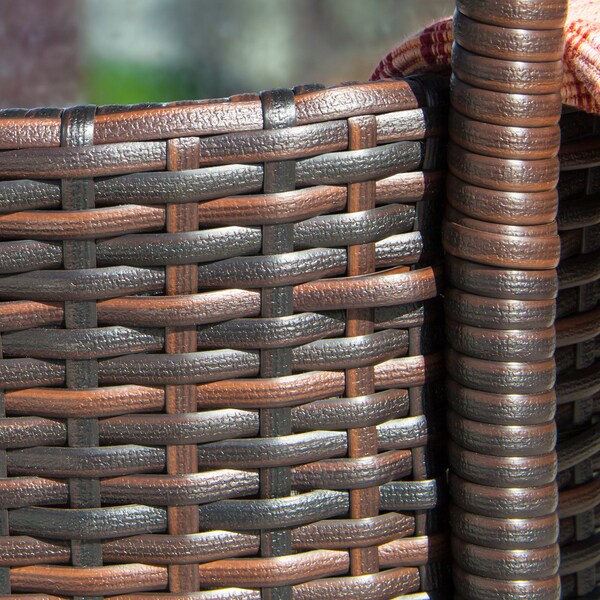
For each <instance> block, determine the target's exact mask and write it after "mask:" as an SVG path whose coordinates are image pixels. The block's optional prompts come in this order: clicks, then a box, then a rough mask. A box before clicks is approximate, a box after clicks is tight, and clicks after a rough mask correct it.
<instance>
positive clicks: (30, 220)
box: [0, 79, 448, 600]
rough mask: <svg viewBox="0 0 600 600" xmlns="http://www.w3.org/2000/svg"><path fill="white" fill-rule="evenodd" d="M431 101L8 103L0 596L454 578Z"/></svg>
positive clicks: (416, 84)
mask: <svg viewBox="0 0 600 600" xmlns="http://www.w3.org/2000/svg"><path fill="white" fill-rule="evenodd" d="M444 96H445V94H444V85H443V84H440V82H439V80H437V79H425V80H418V79H413V80H410V81H397V82H386V83H376V84H351V85H346V86H342V87H337V88H332V89H321V88H319V87H304V88H299V89H296V90H293V91H292V90H277V91H273V92H265V93H262V94H261V95H260V96H258V95H244V96H239V97H235V98H231V99H229V100H219V101H208V102H190V103H177V104H171V105H145V106H137V107H102V108H96V107H90V106H84V107H75V108H71V109H66V110H64V111H60V110H55V109H43V110H33V111H20V110H6V111H2V112H0V148H1V149H2V152H0V240H1V241H0V342H1V345H0V351H1V354H0V388H1V391H0V399H1V400H2V402H1V403H0V407H1V411H2V418H1V419H0V445H1V449H0V595H5V596H9V595H10V596H11V597H12V596H16V597H18V596H23V597H26V596H27V597H30V598H33V597H36V598H40V597H44V598H52V597H61V598H62V597H66V598H68V597H75V598H83V597H85V598H101V597H104V596H106V597H113V598H125V597H127V598H138V599H143V598H145V599H150V598H154V599H160V598H163V597H164V598H181V599H183V598H198V599H203V600H208V599H226V598H229V599H233V598H235V599H239V600H241V599H244V600H250V599H252V600H257V599H259V598H263V599H272V600H285V599H291V598H294V599H296V600H298V599H306V600H319V599H328V600H329V599H331V600H334V599H336V600H337V599H341V598H361V599H368V598H372V599H373V600H385V599H391V598H395V597H397V596H401V595H405V594H415V596H414V598H427V597H428V594H427V591H428V590H435V589H439V588H444V589H447V587H446V585H447V584H446V583H445V578H444V568H443V565H444V564H446V563H447V555H448V538H447V535H446V534H445V526H446V524H445V519H443V518H440V515H439V511H440V506H441V505H442V504H443V503H442V495H443V494H442V492H443V489H442V488H443V486H440V485H439V484H440V482H441V479H440V478H442V476H443V472H444V451H443V449H444V444H445V441H444V437H443V436H441V435H440V428H439V427H438V426H437V423H438V422H439V421H440V420H443V418H444V410H443V408H442V398H441V394H440V389H439V381H440V379H441V378H442V377H443V366H442V356H441V352H440V350H441V344H442V339H441V338H442V336H441V327H440V324H439V317H440V313H441V310H440V305H439V302H438V300H439V299H438V298H437V296H438V291H439V271H438V267H437V266H436V265H437V263H439V260H440V249H439V235H438V234H437V233H436V232H437V230H438V229H437V223H438V218H439V215H440V207H441V204H442V194H443V185H442V184H443V173H442V172H440V171H439V169H440V168H442V167H443V158H444V153H443V151H442V150H441V148H440V145H439V143H438V136H440V135H443V133H444V130H445V123H444V118H443V117H444V116H445V115H446V113H447V108H446V107H445V106H444V104H445V99H444ZM423 232H426V233H423ZM440 450H441V452H440Z"/></svg>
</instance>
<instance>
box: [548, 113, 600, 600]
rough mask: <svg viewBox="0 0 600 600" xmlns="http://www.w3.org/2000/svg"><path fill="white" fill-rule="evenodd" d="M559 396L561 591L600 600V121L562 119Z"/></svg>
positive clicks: (588, 117)
mask: <svg viewBox="0 0 600 600" xmlns="http://www.w3.org/2000/svg"><path fill="white" fill-rule="evenodd" d="M561 130H562V146H561V174H560V182H559V186H558V190H559V200H560V201H559V209H558V228H559V231H560V237H561V246H562V256H561V262H560V265H559V268H558V279H559V294H558V305H557V321H556V338H557V339H556V342H557V351H556V366H557V373H558V376H557V382H556V397H557V402H558V410H557V416H556V421H557V425H558V436H559V443H558V486H559V490H560V496H559V497H560V503H559V508H558V515H559V517H560V534H559V538H560V544H561V565H560V574H561V576H562V593H563V597H564V598H579V597H584V598H598V597H600V587H599V586H598V583H597V578H598V576H599V575H600V571H599V570H598V568H599V567H600V535H599V534H598V533H597V518H598V509H599V508H600V479H599V476H600V464H599V463H598V459H599V458H600V429H599V424H598V413H600V406H598V390H599V383H600V367H599V365H598V362H597V360H596V355H597V346H598V341H600V337H599V334H600V313H599V309H598V298H599V297H600V289H599V287H598V278H599V276H600V264H599V258H600V237H599V235H598V234H599V233H600V227H599V223H600V209H599V203H598V197H599V195H600V118H599V117H594V116H592V115H589V114H585V113H581V112H576V111H572V110H569V111H568V112H565V114H563V117H562V119H561Z"/></svg>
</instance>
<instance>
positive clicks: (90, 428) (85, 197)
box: [61, 106, 102, 600]
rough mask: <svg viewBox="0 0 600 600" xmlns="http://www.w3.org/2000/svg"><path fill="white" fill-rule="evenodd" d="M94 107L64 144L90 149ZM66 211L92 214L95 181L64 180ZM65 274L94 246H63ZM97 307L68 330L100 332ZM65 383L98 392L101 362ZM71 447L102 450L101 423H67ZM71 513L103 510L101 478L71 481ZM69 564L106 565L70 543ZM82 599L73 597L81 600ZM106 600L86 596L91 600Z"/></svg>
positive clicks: (70, 307) (75, 316)
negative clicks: (97, 329) (88, 147)
mask: <svg viewBox="0 0 600 600" xmlns="http://www.w3.org/2000/svg"><path fill="white" fill-rule="evenodd" d="M95 112H96V108H95V107H94V106H80V107H74V108H71V109H66V110H65V111H64V113H63V122H62V130H61V144H62V145H63V146H67V147H74V146H75V147H81V146H91V145H92V144H93V139H94V114H95ZM61 195H62V208H63V210H85V209H91V208H94V205H95V202H94V181H93V179H91V178H86V179H63V180H62V181H61ZM63 262H64V268H65V269H69V270H70V269H93V268H94V267H96V243H95V240H65V241H63ZM97 325H98V323H97V316H96V302H95V301H93V300H90V301H82V302H79V301H70V300H68V301H66V302H65V327H66V328H67V329H88V328H95V327H97ZM66 383H67V387H68V388H70V389H86V388H96V387H98V361H97V360H95V359H89V360H79V359H77V360H75V359H70V360H67V361H66ZM67 424H68V426H67V434H68V440H69V446H72V447H90V446H99V444H100V440H99V431H98V419H75V418H71V419H68V421H67ZM69 498H70V507H71V508H73V509H88V508H98V507H100V481H99V479H98V478H85V479H83V478H81V479H80V478H70V479H69ZM71 562H72V564H73V565H74V566H79V567H96V566H100V565H102V545H101V544H100V542H99V541H97V540H93V541H88V540H85V539H74V540H71ZM83 598H84V597H83V596H81V597H80V596H74V599H75V600H83ZM100 598H102V596H88V597H87V600H96V599H100Z"/></svg>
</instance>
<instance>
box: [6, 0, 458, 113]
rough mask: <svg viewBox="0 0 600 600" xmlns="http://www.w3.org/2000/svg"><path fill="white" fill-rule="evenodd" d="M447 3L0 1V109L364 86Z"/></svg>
mask: <svg viewBox="0 0 600 600" xmlns="http://www.w3.org/2000/svg"><path fill="white" fill-rule="evenodd" d="M453 6H454V0H0V53H1V54H0V56H1V57H2V59H1V60H0V105H1V106H3V107H10V106H12V107H17V106H19V107H34V106H57V105H59V106H62V105H69V104H75V103H79V102H90V103H93V104H113V103H125V104H129V103H136V102H147V101H148V102H152V101H170V100H180V99H193V98H214V97H221V96H228V95H231V94H234V93H240V92H246V91H257V90H261V89H268V88H276V87H285V86H293V85H296V84H300V83H313V82H320V83H325V84H333V83H337V82H341V81H356V80H366V79H368V77H369V75H370V73H371V71H372V70H373V68H374V67H375V65H376V64H377V62H378V60H379V59H380V58H381V57H382V56H383V55H385V54H386V53H387V52H388V51H389V50H391V49H392V48H393V47H394V45H395V44H396V43H397V42H399V41H400V40H402V39H403V38H405V37H406V36H408V35H411V34H413V33H416V32H417V31H418V30H419V29H420V28H421V27H423V26H425V25H428V24H429V23H431V22H432V21H434V20H435V19H437V18H439V17H442V16H444V15H448V14H450V13H451V12H452V8H453Z"/></svg>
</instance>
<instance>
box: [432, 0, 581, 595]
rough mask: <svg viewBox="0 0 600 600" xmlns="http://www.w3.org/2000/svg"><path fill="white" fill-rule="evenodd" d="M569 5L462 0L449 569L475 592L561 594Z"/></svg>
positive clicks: (457, 50)
mask: <svg viewBox="0 0 600 600" xmlns="http://www.w3.org/2000/svg"><path fill="white" fill-rule="evenodd" d="M566 11H567V2H566V0H563V1H560V0H557V1H551V2H529V1H525V0H505V1H501V2H497V1H493V0H481V1H471V0H458V2H457V11H456V13H455V17H454V22H455V32H456V38H455V44H454V49H453V52H452V83H451V95H450V97H451V104H452V108H451V116H450V124H449V129H450V139H451V145H450V150H449V153H448V165H449V180H448V204H449V206H448V208H447V211H446V216H445V221H444V230H443V242H444V248H445V250H446V252H447V260H446V275H447V278H448V282H449V285H450V289H449V290H448V291H447V294H446V298H447V302H446V315H447V321H446V332H447V343H448V350H447V365H448V377H449V381H448V402H449V414H448V431H449V436H450V449H449V458H450V493H451V495H452V501H453V504H452V506H451V511H450V526H451V529H452V558H453V563H454V564H453V579H454V583H455V590H456V597H457V598H464V599H465V600H525V599H526V598H527V599H530V600H557V599H558V598H559V595H560V583H561V582H560V578H559V575H558V569H559V562H560V550H559V546H558V543H557V539H558V531H559V520H558V515H557V512H556V509H557V504H558V490H557V485H556V476H557V454H556V450H555V447H556V424H555V421H554V414H555V407H556V393H555V376H556V367H555V348H556V332H555V328H554V320H555V298H556V295H557V291H558V287H559V284H558V277H557V270H556V267H557V266H558V263H559V260H560V249H561V240H560V239H559V236H558V230H557V224H556V210H557V205H558V201H557V193H556V185H557V182H558V177H559V161H558V158H557V154H558V150H559V144H560V129H559V120H560V108H561V106H560V93H559V92H560V87H561V83H562V64H561V60H560V58H561V56H562V45H563V41H562V35H561V29H562V27H563V23H564V19H565V17H566ZM479 38H481V40H483V42H480V43H478V42H477V41H476V40H477V39H479ZM535 48H544V51H543V53H542V54H540V53H538V52H537V51H535ZM563 166H565V165H563ZM563 243H564V240H563ZM563 249H564V247H563ZM588 591H589V590H588Z"/></svg>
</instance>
